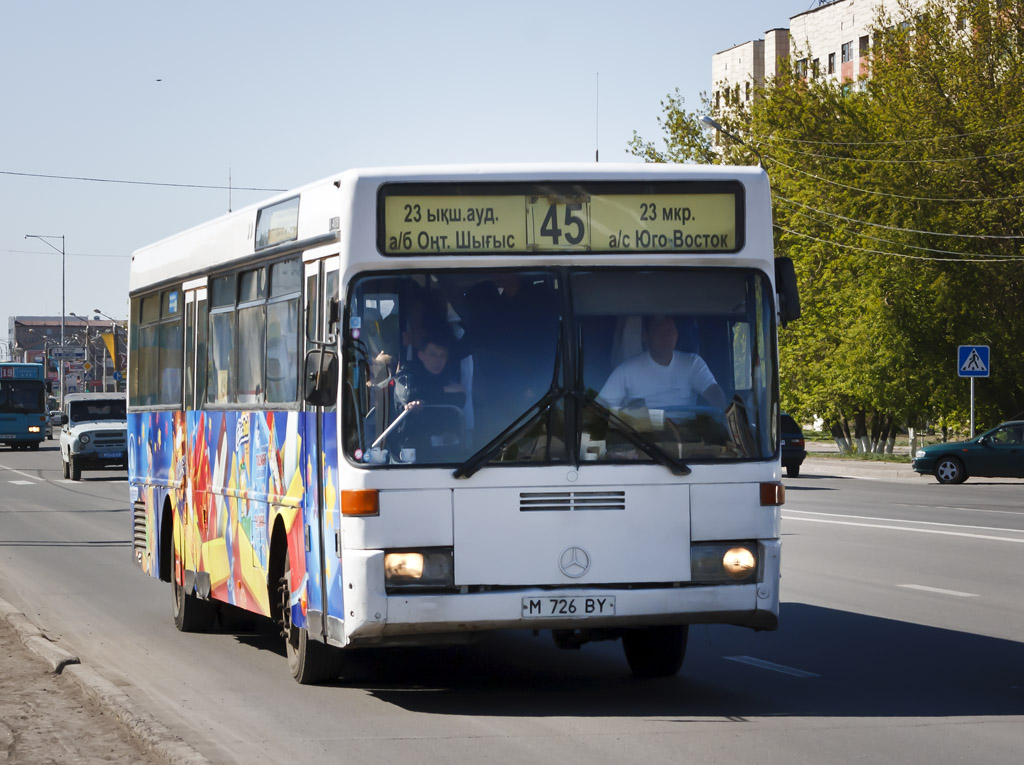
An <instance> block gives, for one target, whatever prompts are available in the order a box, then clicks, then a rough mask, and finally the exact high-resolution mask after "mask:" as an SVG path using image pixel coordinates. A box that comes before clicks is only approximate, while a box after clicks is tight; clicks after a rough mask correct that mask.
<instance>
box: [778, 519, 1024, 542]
mask: <svg viewBox="0 0 1024 765" xmlns="http://www.w3.org/2000/svg"><path fill="white" fill-rule="evenodd" d="M782 517H783V519H785V520H790V521H805V522H807V523H833V524H836V525H838V526H860V527H862V528H866V529H887V530H889V531H914V532H917V533H918V534H940V535H942V536H947V537H969V538H971V539H990V540H994V541H996V542H1013V543H1015V544H1024V539H1013V538H1012V537H997V536H994V535H992V534H968V533H966V532H962V531H943V530H942V529H913V528H909V527H907V526H886V525H884V524H881V523H853V522H852V521H829V520H826V519H825V518H786V516H782ZM1002 530H1003V529H1000V531H1002ZM1011 531H1012V529H1011ZM1017 533H1020V532H1017Z"/></svg>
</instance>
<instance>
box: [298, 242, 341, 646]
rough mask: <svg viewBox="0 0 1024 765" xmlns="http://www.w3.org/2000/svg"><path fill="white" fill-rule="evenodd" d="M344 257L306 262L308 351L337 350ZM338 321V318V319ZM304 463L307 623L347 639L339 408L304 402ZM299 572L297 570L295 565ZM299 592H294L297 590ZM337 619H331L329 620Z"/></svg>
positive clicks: (321, 632) (318, 631) (310, 627)
mask: <svg viewBox="0 0 1024 765" xmlns="http://www.w3.org/2000/svg"><path fill="white" fill-rule="evenodd" d="M340 263H341V261H340V258H339V257H338V256H337V255H335V256H331V257H328V258H324V259H321V260H314V261H309V262H307V263H306V264H305V290H304V294H305V327H306V329H305V336H306V353H309V351H312V350H315V349H317V348H318V347H322V346H323V345H324V344H325V343H329V344H330V345H329V348H330V349H333V350H335V351H337V349H338V343H337V337H338V331H339V327H338V325H337V324H336V323H334V322H332V317H331V303H332V301H333V300H337V299H338V297H339V296H338V285H339V267H340ZM335 318H336V317H335ZM302 417H303V427H302V430H303V433H304V437H303V440H302V443H303V447H302V449H303V457H302V459H303V465H304V466H305V469H304V471H303V473H304V475H306V476H307V477H308V480H309V482H310V484H309V485H308V486H306V491H305V499H304V502H305V508H304V510H305V512H304V517H305V528H304V529H303V536H304V539H305V557H306V572H307V575H308V583H307V593H306V594H307V604H308V605H307V609H308V610H307V625H306V628H307V630H308V631H309V633H310V634H311V635H319V636H323V637H330V638H332V639H335V640H338V641H341V640H343V639H344V635H343V625H342V622H341V621H340V619H341V618H342V615H343V613H344V612H343V611H342V606H341V601H342V590H341V566H340V563H341V560H340V556H339V550H340V547H341V544H340V536H339V535H340V530H341V523H340V513H341V507H340V497H341V495H340V491H339V489H338V425H339V423H338V408H337V405H336V403H335V404H331V405H330V406H312V405H310V404H309V403H306V404H304V411H303V414H302ZM293 570H294V567H293ZM294 591H295V589H293V592H294ZM331 615H333V616H336V617H337V619H331V620H328V619H327V618H326V617H327V616H331Z"/></svg>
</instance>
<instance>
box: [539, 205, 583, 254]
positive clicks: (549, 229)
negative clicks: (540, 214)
mask: <svg viewBox="0 0 1024 765" xmlns="http://www.w3.org/2000/svg"><path fill="white" fill-rule="evenodd" d="M582 210H583V204H582V203H580V202H567V203H566V204H550V205H548V212H547V215H545V216H544V221H543V223H541V225H540V234H541V236H546V237H549V238H550V239H551V243H552V244H553V245H555V246H558V245H560V244H561V243H562V241H561V240H562V238H563V237H564V238H565V244H566V245H568V246H569V247H573V246H575V245H577V244H580V243H581V242H583V240H584V238H585V237H586V234H587V228H586V225H585V224H584V223H583V217H582V216H581V215H580V213H581V211H582Z"/></svg>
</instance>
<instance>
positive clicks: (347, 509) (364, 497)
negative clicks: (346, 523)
mask: <svg viewBox="0 0 1024 765" xmlns="http://www.w3.org/2000/svg"><path fill="white" fill-rule="evenodd" d="M341 514H342V515H380V496H379V493H378V492H377V490H376V489H359V490H350V491H343V492H341Z"/></svg>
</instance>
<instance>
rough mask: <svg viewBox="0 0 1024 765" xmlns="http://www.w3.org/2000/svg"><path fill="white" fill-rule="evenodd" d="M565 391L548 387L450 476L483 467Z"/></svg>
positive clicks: (458, 476) (465, 475) (461, 474)
mask: <svg viewBox="0 0 1024 765" xmlns="http://www.w3.org/2000/svg"><path fill="white" fill-rule="evenodd" d="M567 393H568V391H566V390H565V389H564V388H560V387H551V388H549V389H548V392H547V393H545V394H544V395H543V396H542V397H541V398H540V400H539V401H537V403H535V404H534V405H533V406H531V407H530V408H529V409H527V410H526V411H525V412H523V413H522V414H521V415H519V416H518V417H516V418H515V420H514V421H513V422H512V424H511V425H509V426H508V427H507V428H505V429H504V430H503V431H501V432H500V433H499V434H498V435H497V436H495V437H494V439H492V440H491V441H490V442H489V443H488V444H486V445H485V446H484V447H482V448H481V449H480V450H479V451H478V452H476V453H475V454H473V455H472V456H471V457H470V458H469V459H467V460H466V461H465V462H463V463H462V464H461V465H459V466H458V467H457V468H455V470H454V471H453V472H452V476H453V477H454V478H469V477H470V476H471V475H473V473H475V472H476V471H478V470H479V469H480V468H481V467H483V465H484V463H486V462H487V461H488V460H489V459H490V458H491V457H493V456H494V455H495V454H497V453H498V452H500V451H501V450H502V449H504V448H505V447H506V446H508V445H509V444H510V443H512V442H513V441H515V440H516V438H518V437H519V435H520V434H521V433H522V432H523V431H524V430H526V429H527V428H528V427H530V425H532V424H533V421H534V420H536V419H537V417H538V416H539V415H541V414H543V413H544V412H545V411H547V409H548V408H549V407H550V406H551V405H552V404H554V403H555V402H556V401H558V400H559V399H561V398H563V397H565V395H566V394H567Z"/></svg>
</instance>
